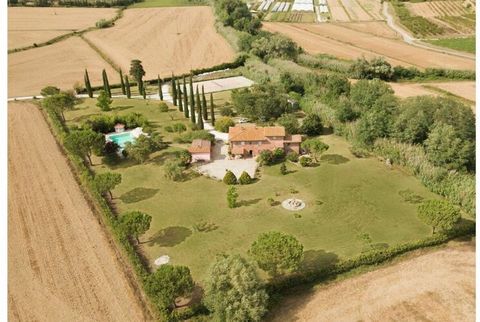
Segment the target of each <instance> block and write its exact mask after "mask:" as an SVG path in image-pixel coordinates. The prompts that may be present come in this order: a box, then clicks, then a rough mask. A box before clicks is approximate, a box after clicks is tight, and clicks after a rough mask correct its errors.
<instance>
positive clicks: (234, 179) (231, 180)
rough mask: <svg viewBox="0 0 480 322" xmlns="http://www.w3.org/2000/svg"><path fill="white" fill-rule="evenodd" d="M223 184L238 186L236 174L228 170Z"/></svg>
mask: <svg viewBox="0 0 480 322" xmlns="http://www.w3.org/2000/svg"><path fill="white" fill-rule="evenodd" d="M223 183H225V184H228V185H232V184H237V177H235V174H233V172H232V171H230V170H227V172H226V173H225V175H224V176H223Z"/></svg>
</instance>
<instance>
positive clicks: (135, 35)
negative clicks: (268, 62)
mask: <svg viewBox="0 0 480 322" xmlns="http://www.w3.org/2000/svg"><path fill="white" fill-rule="evenodd" d="M86 38H88V39H89V40H90V41H92V42H93V43H94V44H95V45H96V46H97V47H98V48H100V50H101V51H103V52H104V53H106V54H107V55H108V56H109V57H110V58H111V59H112V60H113V61H114V62H115V63H116V64H117V65H119V66H121V68H122V69H123V70H128V69H129V66H130V61H131V60H132V59H140V60H141V61H142V63H143V66H144V68H145V71H146V78H147V79H151V78H155V77H157V74H159V75H160V76H169V75H171V74H172V73H175V74H181V73H186V72H189V71H190V70H191V69H196V68H203V67H211V66H213V65H217V64H221V63H225V62H229V61H232V60H233V58H234V51H233V49H232V48H231V47H230V46H229V45H228V43H227V42H226V41H225V39H223V37H222V36H221V35H220V34H218V33H217V32H216V30H215V28H214V16H213V13H212V9H211V8H210V7H182V8H149V9H129V10H127V11H125V13H124V17H123V18H122V19H120V20H118V22H117V23H116V25H115V26H114V27H113V28H109V29H104V30H98V31H94V32H89V33H88V34H86Z"/></svg>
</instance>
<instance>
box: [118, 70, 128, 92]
mask: <svg viewBox="0 0 480 322" xmlns="http://www.w3.org/2000/svg"><path fill="white" fill-rule="evenodd" d="M119 73H120V85H121V86H122V94H123V95H126V94H127V91H126V90H125V83H124V82H123V74H122V70H121V69H120V71H119Z"/></svg>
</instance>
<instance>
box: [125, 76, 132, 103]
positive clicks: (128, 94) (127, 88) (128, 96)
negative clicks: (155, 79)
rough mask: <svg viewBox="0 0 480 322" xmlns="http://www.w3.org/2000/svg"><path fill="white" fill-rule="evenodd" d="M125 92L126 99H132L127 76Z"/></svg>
mask: <svg viewBox="0 0 480 322" xmlns="http://www.w3.org/2000/svg"><path fill="white" fill-rule="evenodd" d="M125 90H126V91H127V98H130V97H132V92H131V91H130V82H129V81H128V75H125Z"/></svg>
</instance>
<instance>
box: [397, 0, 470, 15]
mask: <svg viewBox="0 0 480 322" xmlns="http://www.w3.org/2000/svg"><path fill="white" fill-rule="evenodd" d="M405 6H406V7H407V8H408V10H410V12H411V13H412V14H413V15H415V16H422V17H425V18H433V17H441V16H461V15H464V14H468V13H470V11H469V10H468V9H467V8H465V7H464V6H463V5H462V1H441V0H439V1H426V2H419V3H409V2H407V3H406V4H405Z"/></svg>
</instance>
